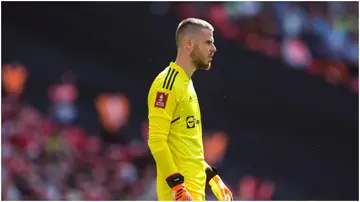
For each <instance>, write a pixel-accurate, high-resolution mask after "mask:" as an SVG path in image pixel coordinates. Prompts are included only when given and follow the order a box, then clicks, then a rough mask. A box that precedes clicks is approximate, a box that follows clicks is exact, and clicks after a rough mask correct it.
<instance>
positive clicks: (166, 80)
mask: <svg viewBox="0 0 360 202" xmlns="http://www.w3.org/2000/svg"><path fill="white" fill-rule="evenodd" d="M178 75H179V71H178V70H176V69H174V68H171V67H166V68H165V69H164V70H163V71H162V72H160V73H159V74H158V75H157V76H156V78H155V80H154V81H153V83H152V89H154V90H160V91H164V92H172V93H175V92H179V91H181V90H182V88H183V85H182V80H181V78H180V76H178Z"/></svg>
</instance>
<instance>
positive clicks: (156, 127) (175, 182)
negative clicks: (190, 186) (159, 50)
mask: <svg viewBox="0 0 360 202" xmlns="http://www.w3.org/2000/svg"><path fill="white" fill-rule="evenodd" d="M176 105H177V98H176V94H175V92H174V91H163V89H156V88H155V90H150V94H149V98H148V107H149V140H148V145H149V148H150V150H151V153H152V155H153V157H154V159H155V162H156V165H157V169H158V172H160V173H161V174H162V175H163V176H166V178H165V179H164V181H166V182H167V184H168V185H169V187H170V188H171V189H172V190H173V192H174V195H173V197H174V200H176V201H190V200H192V197H191V195H190V193H189V192H188V191H187V189H186V188H185V185H184V176H182V175H181V174H180V173H179V171H178V169H177V168H176V165H175V163H174V160H173V157H172V155H171V152H170V149H169V146H168V144H167V140H168V135H169V132H170V126H171V121H172V117H173V113H174V111H175V109H176Z"/></svg>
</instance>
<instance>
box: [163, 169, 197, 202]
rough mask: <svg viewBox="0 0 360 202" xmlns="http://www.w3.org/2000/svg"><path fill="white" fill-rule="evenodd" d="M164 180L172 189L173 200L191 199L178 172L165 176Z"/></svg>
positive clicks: (182, 177)
mask: <svg viewBox="0 0 360 202" xmlns="http://www.w3.org/2000/svg"><path fill="white" fill-rule="evenodd" d="M166 182H167V183H168V185H169V186H170V188H171V189H172V190H173V200H174V201H192V200H193V199H192V197H191V195H190V193H189V191H188V190H187V189H186V187H185V185H184V176H182V175H181V174H180V173H174V174H172V175H170V176H169V177H167V178H166Z"/></svg>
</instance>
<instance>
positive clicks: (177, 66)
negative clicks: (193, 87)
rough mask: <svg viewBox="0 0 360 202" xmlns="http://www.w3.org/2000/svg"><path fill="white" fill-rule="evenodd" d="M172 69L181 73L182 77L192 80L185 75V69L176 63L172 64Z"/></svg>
mask: <svg viewBox="0 0 360 202" xmlns="http://www.w3.org/2000/svg"><path fill="white" fill-rule="evenodd" d="M170 67H171V68H173V69H175V70H177V71H179V74H180V75H181V77H183V78H187V79H188V80H191V77H189V76H188V75H187V74H186V73H185V71H184V69H183V68H182V67H180V66H179V65H177V64H176V63H175V62H170Z"/></svg>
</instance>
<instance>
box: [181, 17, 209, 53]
mask: <svg viewBox="0 0 360 202" xmlns="http://www.w3.org/2000/svg"><path fill="white" fill-rule="evenodd" d="M198 28H205V29H209V30H211V31H214V27H213V26H212V25H211V24H210V23H208V22H206V21H205V20H201V19H198V18H187V19H185V20H183V21H181V22H180V23H179V25H178V27H177V29H176V34H175V41H176V46H177V47H179V45H180V44H179V42H180V39H181V38H182V37H183V35H184V33H188V32H193V31H194V30H196V31H197V30H198Z"/></svg>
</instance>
